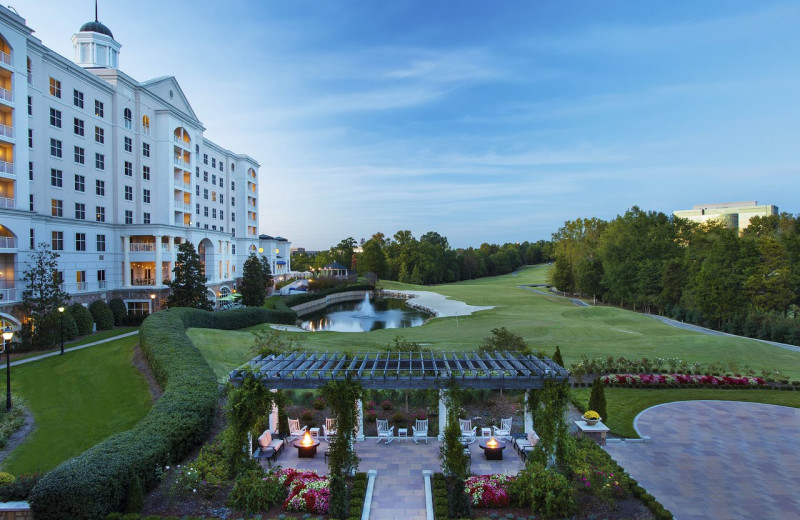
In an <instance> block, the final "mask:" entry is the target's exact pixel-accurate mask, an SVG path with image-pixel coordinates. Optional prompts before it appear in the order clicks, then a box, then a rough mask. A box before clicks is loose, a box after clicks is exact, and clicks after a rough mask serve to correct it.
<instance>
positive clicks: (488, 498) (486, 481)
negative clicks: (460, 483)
mask: <svg viewBox="0 0 800 520" xmlns="http://www.w3.org/2000/svg"><path fill="white" fill-rule="evenodd" d="M513 481H514V477H510V476H508V475H503V474H497V475H480V476H477V477H469V478H468V479H467V480H465V481H464V487H465V491H466V493H467V495H468V496H469V497H470V499H471V500H472V505H473V506H474V507H490V508H498V507H508V505H509V503H510V497H509V495H508V486H509V485H510V484H511V482H513Z"/></svg>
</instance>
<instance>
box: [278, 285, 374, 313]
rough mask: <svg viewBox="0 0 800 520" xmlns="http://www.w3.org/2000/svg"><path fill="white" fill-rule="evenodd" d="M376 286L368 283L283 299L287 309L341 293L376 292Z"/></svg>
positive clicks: (294, 295)
mask: <svg viewBox="0 0 800 520" xmlns="http://www.w3.org/2000/svg"><path fill="white" fill-rule="evenodd" d="M374 290H375V286H374V285H372V284H368V283H356V284H352V285H343V286H341V287H333V288H332V289H326V290H324V291H315V292H309V293H301V294H293V295H291V296H287V297H286V298H282V299H281V301H283V302H284V303H285V304H286V306H287V307H294V306H295V305H300V304H302V303H308V302H313V301H316V300H319V299H322V298H325V297H326V296H328V295H330V294H336V293H341V292H350V291H374Z"/></svg>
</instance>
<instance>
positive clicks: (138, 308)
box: [125, 302, 150, 316]
mask: <svg viewBox="0 0 800 520" xmlns="http://www.w3.org/2000/svg"><path fill="white" fill-rule="evenodd" d="M125 304H126V305H127V306H128V314H132V315H136V316H145V315H147V314H150V302H125Z"/></svg>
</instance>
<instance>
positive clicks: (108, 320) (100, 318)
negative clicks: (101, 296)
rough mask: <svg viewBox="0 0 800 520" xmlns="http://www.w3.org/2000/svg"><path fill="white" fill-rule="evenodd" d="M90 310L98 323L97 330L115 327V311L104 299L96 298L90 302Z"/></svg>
mask: <svg viewBox="0 0 800 520" xmlns="http://www.w3.org/2000/svg"><path fill="white" fill-rule="evenodd" d="M89 312H91V313H92V317H93V318H94V322H95V323H97V330H111V329H113V328H114V313H113V312H111V307H109V306H108V304H107V303H106V302H104V301H103V300H95V301H93V302H92V303H90V304H89Z"/></svg>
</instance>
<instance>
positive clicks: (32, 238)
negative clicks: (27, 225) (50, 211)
mask: <svg viewBox="0 0 800 520" xmlns="http://www.w3.org/2000/svg"><path fill="white" fill-rule="evenodd" d="M28 238H29V239H30V248H31V249H36V231H35V230H34V229H33V228H31V229H30V234H29V237H28Z"/></svg>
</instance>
